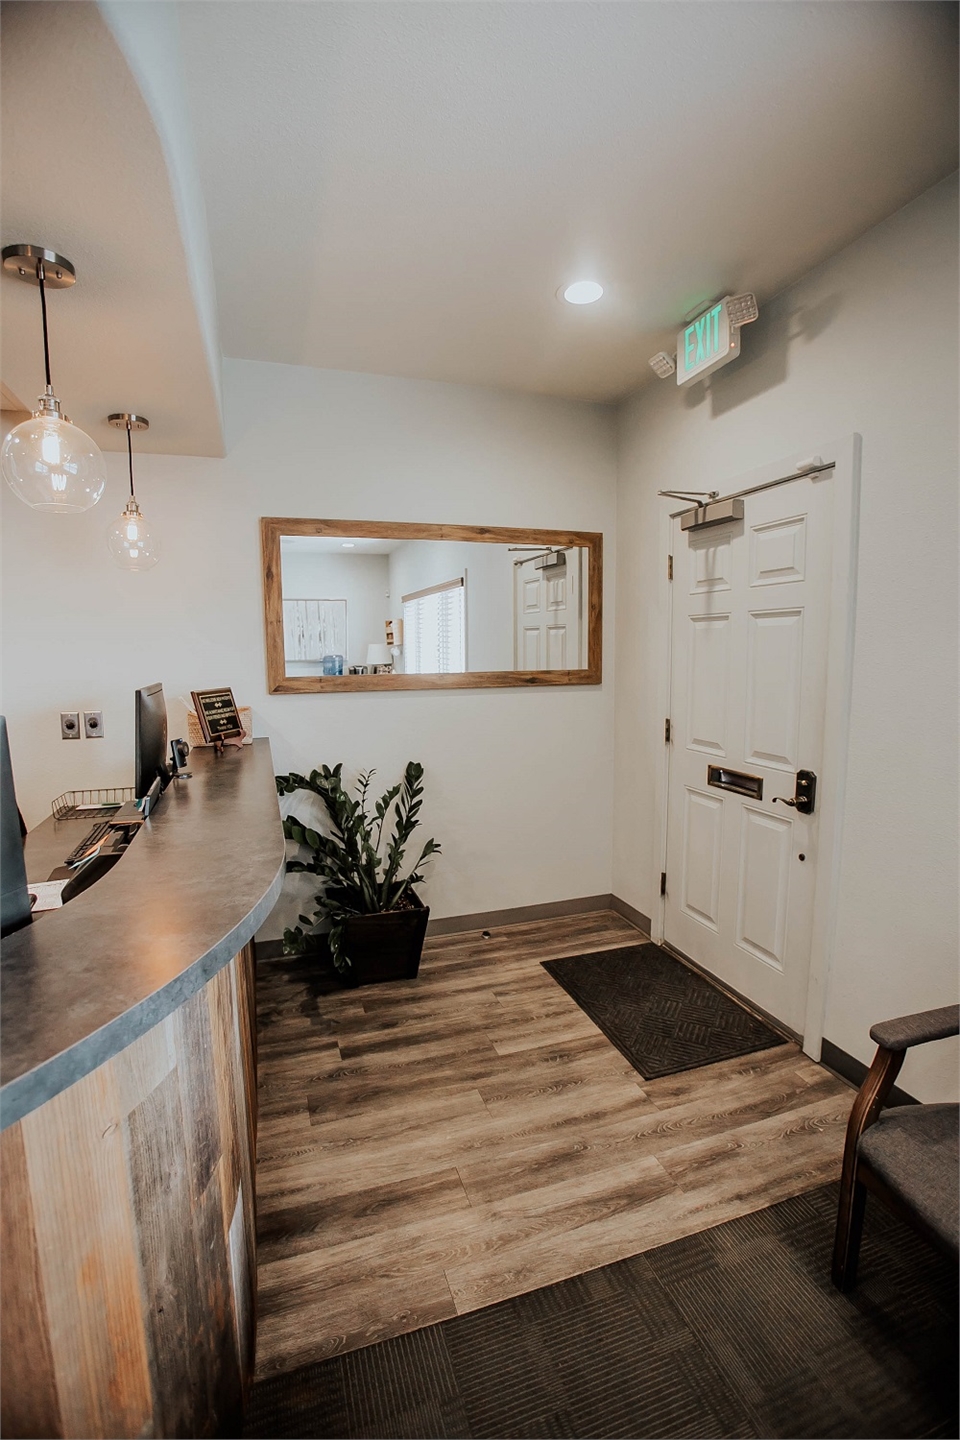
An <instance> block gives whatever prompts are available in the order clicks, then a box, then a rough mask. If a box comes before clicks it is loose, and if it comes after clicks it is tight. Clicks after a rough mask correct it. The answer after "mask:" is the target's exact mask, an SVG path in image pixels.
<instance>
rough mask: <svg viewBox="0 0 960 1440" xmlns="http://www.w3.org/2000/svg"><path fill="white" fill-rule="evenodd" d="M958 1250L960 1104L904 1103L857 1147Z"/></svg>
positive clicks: (873, 1127) (887, 1114)
mask: <svg viewBox="0 0 960 1440" xmlns="http://www.w3.org/2000/svg"><path fill="white" fill-rule="evenodd" d="M857 1153H858V1155H859V1156H860V1158H861V1159H863V1160H866V1162H867V1164H868V1165H869V1166H870V1168H871V1170H873V1171H874V1172H875V1173H876V1174H877V1175H878V1176H879V1177H880V1179H881V1180H883V1181H884V1182H885V1183H886V1184H887V1185H888V1186H889V1187H890V1189H891V1190H892V1191H893V1192H894V1194H895V1195H897V1196H899V1197H900V1199H901V1200H903V1201H904V1202H905V1203H906V1204H907V1205H909V1206H910V1208H911V1209H912V1210H914V1211H916V1213H917V1214H918V1215H919V1216H920V1217H921V1218H922V1219H923V1220H925V1221H926V1222H927V1224H928V1225H929V1226H930V1228H931V1230H933V1231H934V1233H935V1234H937V1235H939V1236H940V1238H941V1239H942V1240H943V1241H944V1243H945V1244H947V1245H949V1246H950V1247H951V1249H952V1250H953V1251H954V1253H956V1252H957V1249H958V1231H960V1105H901V1106H898V1107H897V1109H895V1110H886V1111H884V1113H883V1114H882V1115H881V1116H880V1118H879V1120H878V1121H877V1122H876V1124H875V1125H871V1126H870V1128H869V1130H866V1131H864V1133H863V1135H862V1136H861V1138H860V1144H859V1146H858V1150H857Z"/></svg>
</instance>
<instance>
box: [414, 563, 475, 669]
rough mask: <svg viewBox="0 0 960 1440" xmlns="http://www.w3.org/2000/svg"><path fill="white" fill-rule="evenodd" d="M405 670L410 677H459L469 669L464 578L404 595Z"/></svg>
mask: <svg viewBox="0 0 960 1440" xmlns="http://www.w3.org/2000/svg"><path fill="white" fill-rule="evenodd" d="M403 668H404V670H405V672H406V673H407V674H408V675H455V674H461V673H462V672H464V671H465V670H466V668H467V644H466V612H465V608H464V583H463V577H462V576H461V577H460V578H459V579H457V580H447V581H444V583H443V584H442V585H431V586H430V588H429V589H428V590H418V591H415V592H414V594H412V595H404V597H403Z"/></svg>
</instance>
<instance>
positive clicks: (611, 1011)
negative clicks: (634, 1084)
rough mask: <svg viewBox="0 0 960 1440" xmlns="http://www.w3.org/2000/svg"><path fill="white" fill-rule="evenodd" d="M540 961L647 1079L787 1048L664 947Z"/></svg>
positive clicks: (779, 1037)
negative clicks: (771, 1049) (758, 1052)
mask: <svg viewBox="0 0 960 1440" xmlns="http://www.w3.org/2000/svg"><path fill="white" fill-rule="evenodd" d="M541 963H542V965H543V968H544V969H545V970H546V971H547V973H548V974H549V975H551V976H552V977H553V979H554V980H556V982H557V984H558V985H561V986H562V987H563V989H564V990H566V992H567V994H568V995H570V996H571V998H572V999H573V1000H575V1001H576V1002H577V1004H578V1005H579V1006H580V1008H581V1010H583V1011H584V1013H585V1014H587V1015H589V1017H590V1019H591V1020H592V1021H593V1023H594V1024H595V1025H596V1026H598V1028H599V1029H600V1030H602V1031H603V1033H604V1035H606V1037H607V1039H608V1040H609V1041H610V1042H611V1044H613V1045H615V1046H616V1047H617V1049H618V1050H619V1051H620V1053H621V1055H623V1056H624V1058H625V1059H627V1060H629V1062H630V1064H631V1065H632V1066H633V1068H634V1069H635V1070H636V1071H637V1072H638V1073H639V1074H640V1075H641V1076H642V1077H643V1078H644V1079H645V1080H653V1079H656V1078H657V1077H658V1076H661V1075H675V1074H677V1073H678V1071H681V1070H694V1069H696V1068H698V1067H699V1066H701V1065H712V1064H715V1063H716V1062H717V1061H718V1060H729V1059H733V1058H734V1057H736V1056H738V1055H749V1054H751V1053H752V1052H754V1051H756V1050H769V1049H770V1048H771V1047H772V1046H775V1045H782V1044H784V1043H785V1042H784V1037H783V1036H782V1035H780V1034H778V1033H777V1031H775V1030H772V1029H771V1028H770V1026H769V1025H765V1024H764V1023H763V1021H762V1020H759V1019H758V1018H757V1017H756V1016H755V1015H752V1014H751V1013H750V1011H749V1010H747V1009H745V1008H744V1006H742V1005H739V1004H738V1003H737V1002H736V1001H735V1000H732V999H731V998H730V997H729V996H728V995H725V994H724V993H723V992H722V991H721V990H718V989H717V987H716V986H715V985H711V983H710V982H709V981H708V980H706V979H705V978H704V977H703V976H702V975H699V974H697V973H696V971H694V970H691V969H689V968H688V967H687V966H686V965H683V964H681V963H680V961H679V960H675V959H674V958H673V956H672V955H668V954H667V952H666V951H665V950H662V949H661V948H660V946H659V945H652V944H647V945H630V946H627V947H625V948H623V949H619V950H604V951H600V952H598V953H596V954H592V955H572V956H568V957H567V958H565V959H562V960H545V961H542V962H541Z"/></svg>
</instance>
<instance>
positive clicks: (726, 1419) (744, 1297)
mask: <svg viewBox="0 0 960 1440" xmlns="http://www.w3.org/2000/svg"><path fill="white" fill-rule="evenodd" d="M837 1189H838V1187H837V1186H836V1185H828V1186H824V1187H821V1188H820V1189H817V1190H810V1191H808V1192H807V1193H806V1194H805V1195H799V1196H797V1197H795V1198H794V1199H791V1200H783V1201H781V1202H780V1203H779V1204H777V1205H773V1206H771V1207H770V1208H769V1209H766V1210H758V1211H756V1212H755V1213H754V1214H752V1215H745V1216H742V1217H741V1218H740V1219H737V1220H731V1221H728V1222H727V1223H726V1224H724V1225H717V1226H715V1227H714V1228H713V1229H712V1230H704V1231H702V1232H701V1233H700V1234H699V1235H690V1236H688V1237H687V1238H686V1239H684V1240H675V1241H673V1242H672V1243H671V1244H669V1245H662V1246H660V1247H659V1249H656V1250H648V1251H646V1252H645V1254H643V1255H634V1256H632V1257H631V1258H630V1259H628V1260H620V1261H618V1262H617V1263H616V1264H614V1265H606V1266H604V1267H603V1268H602V1269H600V1270H592V1271H590V1272H589V1274H586V1275H578V1276H576V1277H575V1278H574V1279H572V1280H564V1281H561V1283H560V1284H558V1285H549V1286H547V1287H546V1288H545V1289H543V1290H534V1291H532V1292H530V1293H529V1294H527V1295H519V1296H517V1297H516V1298H515V1299H512V1300H504V1301H501V1302H500V1303H499V1304H496V1305H491V1306H489V1307H488V1308H487V1309H485V1310H474V1311H472V1312H471V1313H469V1314H466V1315H458V1316H456V1317H455V1318H454V1319H452V1320H444V1321H442V1322H441V1323H440V1324H438V1325H431V1326H430V1327H429V1328H427V1329H424V1330H415V1331H413V1332H411V1333H410V1334H407V1335H399V1336H397V1337H396V1338H395V1339H392V1340H385V1341H382V1342H381V1343H380V1344H377V1345H371V1346H369V1347H368V1348H366V1349H363V1350H353V1351H351V1352H349V1353H348V1354H345V1355H336V1356H334V1357H332V1358H331V1359H329V1360H322V1361H318V1362H317V1363H316V1364H313V1365H305V1366H303V1367H302V1368H301V1369H298V1370H293V1371H290V1372H288V1373H287V1374H283V1375H275V1376H272V1377H271V1378H270V1379H265V1380H260V1381H258V1382H257V1383H256V1384H255V1385H254V1386H253V1389H252V1392H251V1397H250V1403H249V1407H248V1410H247V1422H246V1428H245V1431H244V1434H245V1435H247V1436H250V1437H253V1436H274V1437H278V1440H282V1437H300V1436H316V1437H333V1436H336V1437H341V1440H353V1437H375V1436H376V1437H384V1440H391V1437H397V1440H400V1437H406V1440H416V1437H434V1436H436V1437H446V1436H450V1437H465V1440H466V1437H477V1440H480V1437H486V1436H493V1437H506V1436H529V1437H534V1436H545V1437H550V1436H557V1437H567V1436H569V1437H573V1440H577V1437H581V1436H584V1437H593V1440H605V1437H608V1436H610V1437H613V1436H626V1437H640V1436H674V1435H676V1436H693V1435H696V1436H769V1437H771V1440H772V1437H781V1436H783V1437H800V1436H814V1437H820V1440H823V1437H831V1436H836V1437H846V1436H851V1437H858V1436H867V1437H874V1436H885V1437H890V1440H893V1437H899V1436H911V1437H914V1436H915V1437H919V1436H956V1435H957V1434H958V1429H957V1423H958V1416H957V1389H958V1374H957V1352H958V1335H957V1267H956V1263H955V1262H953V1263H951V1261H949V1260H947V1259H946V1258H945V1257H943V1256H941V1255H940V1254H939V1253H938V1252H937V1251H934V1250H932V1249H930V1248H929V1247H928V1246H927V1245H925V1244H924V1242H923V1241H922V1240H921V1239H920V1238H919V1237H918V1236H917V1235H915V1234H914V1232H913V1231H912V1230H910V1229H908V1228H907V1227H906V1225H904V1224H903V1222H902V1221H900V1220H898V1219H895V1218H894V1217H893V1216H892V1215H890V1214H888V1212H887V1211H885V1210H884V1209H883V1207H882V1206H880V1205H878V1204H876V1203H875V1202H874V1200H873V1199H872V1197H871V1198H870V1199H869V1200H868V1201H867V1214H866V1223H865V1226H864V1236H863V1245H862V1248H861V1252H860V1279H859V1281H858V1283H857V1285H856V1288H855V1289H853V1290H852V1291H850V1292H849V1293H848V1294H846V1295H841V1294H840V1292H839V1291H838V1290H835V1289H834V1287H833V1285H832V1284H831V1282H830V1258H831V1253H832V1250H833V1230H834V1223H835V1219H836V1213H837ZM385 1263H389V1262H385Z"/></svg>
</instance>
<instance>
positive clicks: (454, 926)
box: [427, 895, 614, 935]
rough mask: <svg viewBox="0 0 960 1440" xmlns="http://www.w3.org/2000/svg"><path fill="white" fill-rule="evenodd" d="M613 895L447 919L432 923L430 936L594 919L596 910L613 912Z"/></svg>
mask: <svg viewBox="0 0 960 1440" xmlns="http://www.w3.org/2000/svg"><path fill="white" fill-rule="evenodd" d="M613 908H614V905H613V896H612V895H581V896H580V897H579V898H577V899H575V900H550V901H548V902H547V903H546V904H545V905H517V906H515V907H514V908H513V909H512V910H481V911H478V912H477V914H475V915H445V916H444V917H443V919H442V920H431V921H430V923H429V925H428V926H427V934H428V935H459V934H461V933H462V932H463V931H465V930H493V929H499V928H500V927H501V926H503V925H523V924H525V923H527V922H528V921H530V920H558V919H560V918H562V917H563V916H564V915H591V914H593V912H594V911H595V910H612V909H613Z"/></svg>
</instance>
